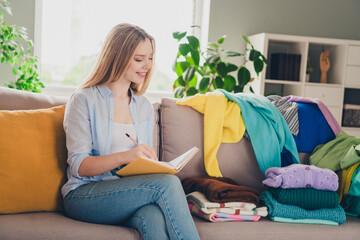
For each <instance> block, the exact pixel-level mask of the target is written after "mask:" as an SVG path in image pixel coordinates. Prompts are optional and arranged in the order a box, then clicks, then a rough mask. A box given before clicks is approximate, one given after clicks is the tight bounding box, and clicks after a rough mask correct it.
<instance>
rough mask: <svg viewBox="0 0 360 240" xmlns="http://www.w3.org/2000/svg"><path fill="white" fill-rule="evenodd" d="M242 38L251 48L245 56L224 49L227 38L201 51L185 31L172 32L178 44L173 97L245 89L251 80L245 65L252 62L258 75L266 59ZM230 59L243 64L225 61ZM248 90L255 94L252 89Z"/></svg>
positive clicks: (222, 38) (198, 43) (198, 44)
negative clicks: (236, 59) (219, 89)
mask: <svg viewBox="0 0 360 240" xmlns="http://www.w3.org/2000/svg"><path fill="white" fill-rule="evenodd" d="M195 27H197V26H195ZM242 37H243V39H244V41H245V42H246V43H248V44H249V46H250V49H245V50H246V53H248V54H246V53H238V52H235V51H227V50H225V49H223V47H222V44H223V43H224V41H225V38H226V36H223V37H221V38H219V39H218V40H217V42H216V43H208V46H207V49H206V50H205V51H201V48H200V42H199V40H198V38H196V37H195V36H193V35H188V33H187V32H174V33H173V38H174V39H176V40H177V41H178V42H179V50H178V53H177V56H176V60H175V62H174V65H173V71H174V72H176V74H177V76H178V77H177V79H176V80H175V81H174V84H173V91H174V97H176V98H182V97H184V96H192V95H195V94H197V93H206V92H210V91H213V90H214V89H217V88H221V89H225V90H226V91H228V92H234V93H237V92H243V91H244V87H245V86H246V85H247V84H248V83H249V82H251V81H253V80H254V78H252V77H251V74H250V71H249V69H247V67H246V66H245V63H247V62H248V61H250V62H252V63H253V64H252V66H253V67H254V70H255V72H256V74H257V75H259V73H260V72H261V71H262V69H263V67H264V64H266V58H265V57H264V56H263V55H262V54H261V53H260V52H259V51H258V50H256V49H255V48H254V46H253V45H252V44H251V42H250V41H249V39H248V38H247V37H246V36H244V35H243V36H242ZM232 57H242V58H243V61H242V63H241V64H240V65H236V64H234V63H231V62H230V61H228V59H229V58H232ZM201 58H202V59H201ZM234 75H235V76H234ZM249 90H250V91H251V92H254V91H253V89H252V87H251V86H250V87H249Z"/></svg>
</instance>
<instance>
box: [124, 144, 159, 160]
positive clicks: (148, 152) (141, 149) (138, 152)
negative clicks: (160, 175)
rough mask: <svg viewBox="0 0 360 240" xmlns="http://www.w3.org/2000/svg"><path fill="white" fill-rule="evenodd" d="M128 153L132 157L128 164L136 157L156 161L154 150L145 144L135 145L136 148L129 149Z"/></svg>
mask: <svg viewBox="0 0 360 240" xmlns="http://www.w3.org/2000/svg"><path fill="white" fill-rule="evenodd" d="M129 153H130V154H131V155H132V157H131V158H130V159H131V160H130V162H132V161H134V160H135V159H137V158H138V157H146V158H150V159H152V160H155V161H158V158H157V156H156V153H155V150H154V149H153V148H152V147H150V146H148V145H146V144H139V145H137V146H136V147H134V148H133V149H131V150H130V151H129ZM130 162H129V163H130Z"/></svg>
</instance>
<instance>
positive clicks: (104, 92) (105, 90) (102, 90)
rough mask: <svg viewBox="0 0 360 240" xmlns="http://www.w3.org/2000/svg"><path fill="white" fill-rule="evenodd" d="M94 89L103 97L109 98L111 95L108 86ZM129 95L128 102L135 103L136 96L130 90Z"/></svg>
mask: <svg viewBox="0 0 360 240" xmlns="http://www.w3.org/2000/svg"><path fill="white" fill-rule="evenodd" d="M96 87H97V89H98V90H99V92H100V94H101V95H102V96H103V97H109V96H110V95H113V93H112V92H111V90H110V88H108V86H106V85H102V86H96ZM130 95H131V101H130V102H132V101H134V102H136V95H135V94H134V91H133V90H132V89H131V88H130Z"/></svg>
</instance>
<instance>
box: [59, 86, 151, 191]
mask: <svg viewBox="0 0 360 240" xmlns="http://www.w3.org/2000/svg"><path fill="white" fill-rule="evenodd" d="M129 108H130V113H131V117H132V120H133V123H134V126H135V129H136V134H137V141H138V142H139V143H144V144H147V145H149V146H151V147H152V140H153V127H154V109H153V106H152V104H151V103H150V101H149V100H148V99H146V98H145V97H144V96H142V95H134V94H133V92H132V91H131V100H130V104H129ZM113 116H114V95H113V93H112V92H111V90H110V89H109V88H108V87H107V86H100V87H98V86H95V87H90V88H84V89H80V90H77V91H76V92H75V93H74V94H73V95H72V96H71V98H70V100H69V102H68V103H67V105H66V109H65V116H64V130H65V133H66V147H67V149H68V159H67V162H68V165H69V166H68V168H67V177H68V181H67V183H66V184H65V185H64V186H63V187H62V189H61V193H62V195H63V197H65V196H66V194H68V193H69V192H70V191H71V190H74V189H76V188H77V187H79V186H81V185H84V184H87V183H90V182H93V181H103V180H110V179H116V178H117V177H116V176H113V175H112V174H111V172H110V171H109V172H106V173H104V174H101V175H97V176H93V177H81V176H79V166H80V164H81V163H82V161H83V160H84V159H85V158H86V157H88V156H103V155H108V154H110V147H111V141H112V127H113Z"/></svg>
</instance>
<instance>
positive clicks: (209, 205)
mask: <svg viewBox="0 0 360 240" xmlns="http://www.w3.org/2000/svg"><path fill="white" fill-rule="evenodd" d="M182 184H183V188H184V190H185V193H186V194H187V195H186V198H187V201H188V205H189V209H190V211H191V213H192V214H194V215H196V216H198V217H201V218H203V219H205V220H208V221H211V222H224V221H258V220H259V219H260V217H261V216H267V208H266V207H261V208H256V204H258V203H259V197H258V196H259V194H260V193H259V192H258V191H257V190H255V189H252V188H248V187H243V186H240V185H238V184H237V183H236V182H235V181H233V180H232V179H230V178H226V177H221V178H216V177H204V178H200V177H191V178H185V179H184V180H183V181H182Z"/></svg>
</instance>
